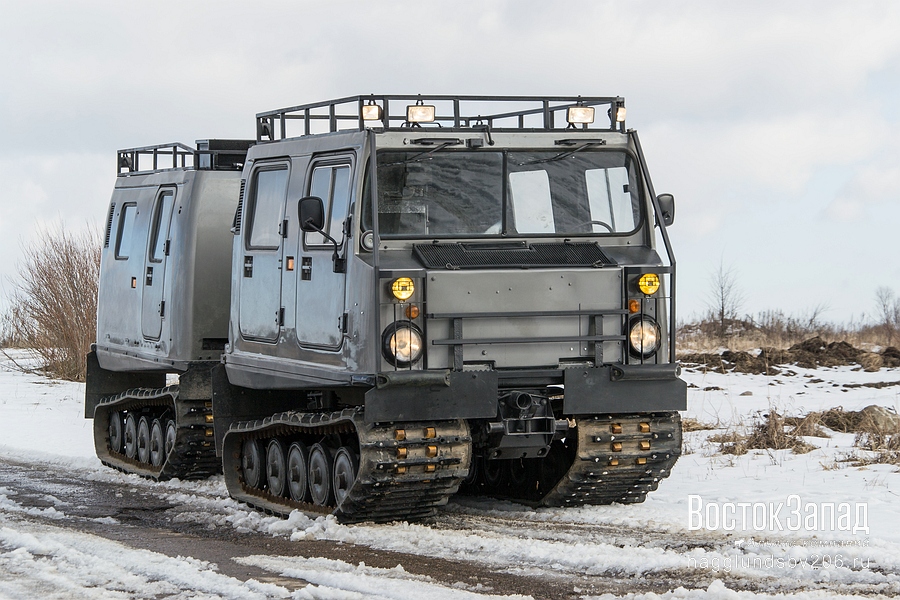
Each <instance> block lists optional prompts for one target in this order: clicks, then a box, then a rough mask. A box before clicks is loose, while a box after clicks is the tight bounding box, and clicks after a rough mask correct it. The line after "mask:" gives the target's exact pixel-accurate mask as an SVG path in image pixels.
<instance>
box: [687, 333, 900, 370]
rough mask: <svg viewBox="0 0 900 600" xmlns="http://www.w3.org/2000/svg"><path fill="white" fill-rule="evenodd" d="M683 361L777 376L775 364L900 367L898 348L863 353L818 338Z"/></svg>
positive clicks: (709, 366)
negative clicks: (780, 347)
mask: <svg viewBox="0 0 900 600" xmlns="http://www.w3.org/2000/svg"><path fill="white" fill-rule="evenodd" d="M681 362H683V363H686V364H695V365H703V366H705V367H706V368H707V369H709V370H712V371H719V372H722V373H724V372H726V371H736V372H738V373H754V374H757V375H760V374H763V375H778V374H780V373H781V369H779V368H778V367H777V366H776V365H782V366H783V365H790V364H792V365H797V366H798V367H804V368H807V369H816V368H818V367H840V366H846V365H859V366H860V367H862V368H863V369H864V370H866V371H870V372H874V371H878V370H879V369H881V368H882V367H900V350H898V349H897V348H895V347H893V346H889V347H887V348H885V349H884V350H883V351H882V352H881V353H875V352H866V351H865V350H861V349H859V348H854V347H853V346H852V345H850V344H848V343H847V342H831V343H828V342H826V341H825V340H823V339H822V338H820V337H814V338H810V339H808V340H806V341H803V342H801V343H799V344H794V345H793V346H791V347H790V348H788V349H787V350H782V349H779V348H771V347H767V348H762V349H761V350H760V352H759V354H758V355H756V356H754V355H752V354H749V353H747V352H732V351H731V350H726V351H725V352H723V353H722V354H711V353H695V354H686V355H684V356H682V357H681Z"/></svg>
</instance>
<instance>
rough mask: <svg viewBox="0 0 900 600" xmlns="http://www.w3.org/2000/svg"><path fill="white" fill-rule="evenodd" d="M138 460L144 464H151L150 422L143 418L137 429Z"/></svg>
mask: <svg viewBox="0 0 900 600" xmlns="http://www.w3.org/2000/svg"><path fill="white" fill-rule="evenodd" d="M137 458H138V460H139V461H141V462H142V463H145V464H146V463H149V462H150V422H149V421H147V417H141V420H140V421H138V429H137Z"/></svg>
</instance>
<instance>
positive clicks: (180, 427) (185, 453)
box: [94, 385, 222, 481]
mask: <svg viewBox="0 0 900 600" xmlns="http://www.w3.org/2000/svg"><path fill="white" fill-rule="evenodd" d="M178 392H179V387H178V386H177V385H170V386H168V387H164V388H153V389H150V388H134V389H130V390H126V391H124V392H121V393H120V394H117V395H115V396H110V397H108V398H104V399H103V400H102V401H101V402H100V404H98V405H97V407H96V408H95V409H94V448H95V449H96V451H97V456H98V457H99V458H100V460H101V462H103V464H104V465H106V466H108V467H112V468H114V469H118V470H119V471H123V472H125V473H134V474H136V475H140V476H141V477H146V478H148V479H153V480H156V481H164V480H166V479H174V478H178V479H205V478H207V477H209V476H210V475H215V474H216V473H219V472H221V468H222V463H221V461H220V460H219V459H218V457H216V447H215V443H214V438H213V435H212V431H213V430H212V424H211V423H208V422H207V415H210V414H212V410H211V409H210V408H209V407H208V406H207V403H208V402H209V401H208V400H202V399H200V400H184V399H180V398H179V397H178ZM160 407H168V408H169V410H170V411H171V414H172V415H173V416H174V418H175V428H176V429H175V445H174V447H173V448H172V450H171V451H170V452H169V454H168V455H167V456H166V457H165V459H164V460H163V463H162V465H160V466H159V467H154V466H153V465H150V464H148V463H142V462H140V461H138V460H137V459H133V458H128V457H127V456H125V455H124V454H122V453H119V452H113V451H112V450H111V449H110V446H109V415H110V413H111V412H113V411H116V410H129V411H140V410H142V409H144V408H153V409H159V408H160ZM123 426H124V419H123Z"/></svg>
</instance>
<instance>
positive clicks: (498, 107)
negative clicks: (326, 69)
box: [256, 94, 625, 142]
mask: <svg viewBox="0 0 900 600" xmlns="http://www.w3.org/2000/svg"><path fill="white" fill-rule="evenodd" d="M415 104H424V105H431V106H434V107H435V114H434V121H432V122H429V123H422V124H420V123H409V122H408V121H407V107H408V106H411V105H415ZM370 105H375V106H377V107H378V109H377V111H376V114H377V115H378V116H379V118H378V119H377V120H372V121H367V120H364V119H363V107H364V106H370ZM574 106H585V107H597V106H601V107H602V106H608V107H609V109H608V111H607V116H608V117H609V120H608V122H607V120H606V119H604V118H603V117H604V115H602V114H597V116H596V118H595V119H594V121H593V123H584V124H579V125H577V126H576V125H571V124H570V123H568V121H567V118H566V111H567V110H568V109H569V108H570V107H574ZM624 108H625V99H624V98H622V97H621V96H615V97H595V96H423V95H407V96H403V95H377V94H370V95H367V96H348V97H346V98H339V99H337V100H326V101H323V102H315V103H312V104H302V105H300V106H292V107H290V108H280V109H277V110H271V111H267V112H262V113H259V114H257V115H256V140H257V142H266V141H274V140H283V139H286V138H287V137H289V132H288V123H291V127H292V128H294V129H296V128H295V127H294V124H293V123H294V122H299V129H300V131H299V132H291V133H292V135H291V136H290V137H299V136H304V135H312V134H318V133H333V132H336V131H348V130H349V131H352V130H356V131H362V130H364V129H367V128H373V129H377V130H381V131H390V130H398V129H405V128H412V127H416V128H418V127H422V128H431V127H440V128H444V129H449V130H454V129H455V130H461V129H469V130H479V129H480V130H482V131H484V130H487V131H498V132H505V131H559V130H562V129H573V128H577V129H579V130H592V131H621V132H624V131H625V118H624V116H625V111H624ZM596 112H597V113H601V111H596ZM617 117H618V118H617ZM607 123H608V125H607Z"/></svg>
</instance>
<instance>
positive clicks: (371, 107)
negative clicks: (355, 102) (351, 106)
mask: <svg viewBox="0 0 900 600" xmlns="http://www.w3.org/2000/svg"><path fill="white" fill-rule="evenodd" d="M383 114H384V111H383V110H382V108H381V107H380V106H378V105H377V104H375V101H374V100H369V103H368V104H365V105H363V107H362V118H363V121H380V120H381V117H382V115H383Z"/></svg>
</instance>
